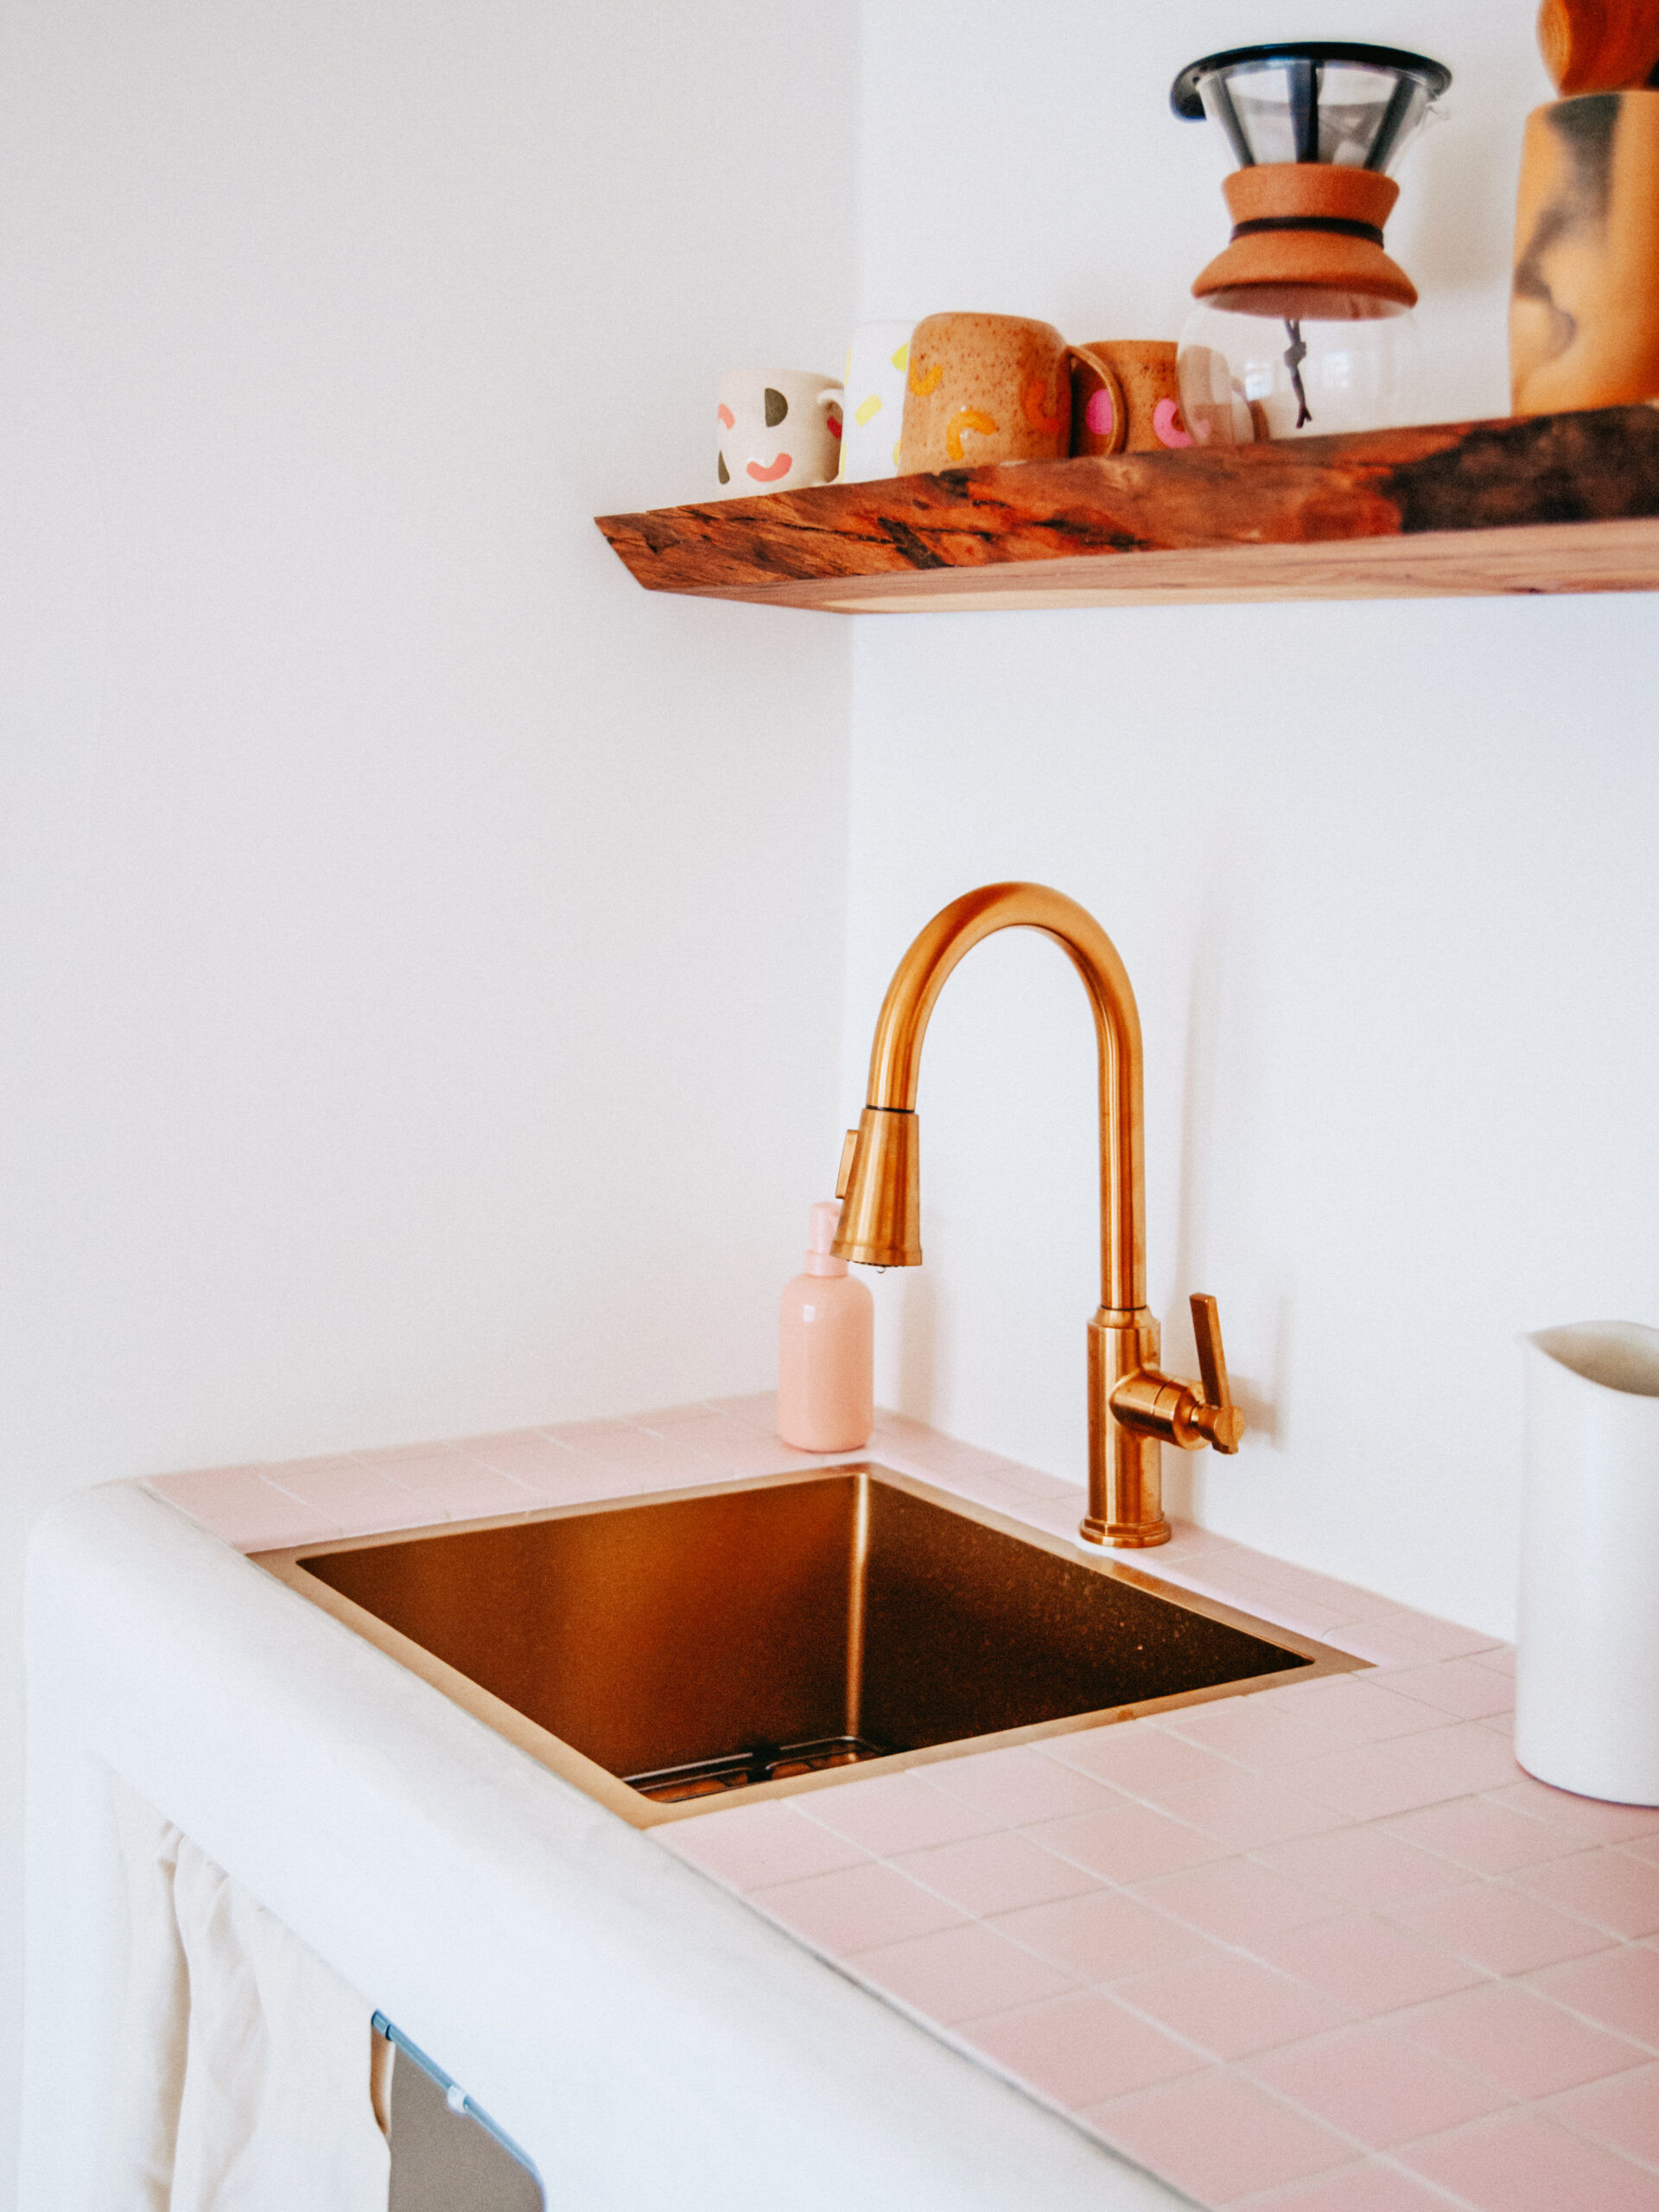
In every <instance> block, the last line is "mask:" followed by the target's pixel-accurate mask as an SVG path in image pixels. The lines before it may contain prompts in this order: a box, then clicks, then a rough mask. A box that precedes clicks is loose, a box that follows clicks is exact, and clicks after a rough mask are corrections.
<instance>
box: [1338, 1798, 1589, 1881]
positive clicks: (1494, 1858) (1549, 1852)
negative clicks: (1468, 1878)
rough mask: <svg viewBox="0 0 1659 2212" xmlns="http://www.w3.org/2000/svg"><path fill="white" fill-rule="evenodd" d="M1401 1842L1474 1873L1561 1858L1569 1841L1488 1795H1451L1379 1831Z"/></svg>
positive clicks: (1569, 1847) (1502, 1870) (1570, 1847)
mask: <svg viewBox="0 0 1659 2212" xmlns="http://www.w3.org/2000/svg"><path fill="white" fill-rule="evenodd" d="M1382 1833H1383V1834H1388V1835H1390V1836H1397V1837H1398V1838H1400V1840H1402V1842H1406V1843H1411V1844H1415V1845H1418V1846H1419V1847H1421V1849H1422V1850H1424V1851H1433V1852H1435V1853H1439V1855H1440V1857H1441V1858H1443V1859H1451V1860H1452V1861H1453V1862H1454V1863H1455V1864H1456V1865H1458V1866H1469V1867H1472V1868H1473V1869H1474V1871H1475V1872H1477V1873H1478V1874H1504V1873H1508V1872H1510V1869H1511V1868H1513V1867H1516V1866H1537V1865H1538V1864H1539V1863H1540V1862H1541V1860H1543V1859H1561V1858H1565V1857H1566V1855H1567V1853H1568V1852H1569V1851H1571V1850H1573V1848H1574V1845H1573V1840H1572V1839H1571V1838H1570V1837H1568V1836H1567V1835H1565V1834H1562V1832H1561V1830H1560V1828H1553V1827H1550V1826H1549V1825H1548V1822H1546V1821H1538V1820H1533V1819H1531V1818H1530V1817H1529V1815H1526V1814H1525V1813H1517V1812H1514V1811H1512V1810H1511V1809H1510V1807H1509V1806H1507V1805H1499V1804H1495V1803H1494V1802H1492V1800H1491V1798H1490V1797H1454V1798H1452V1799H1450V1800H1448V1801H1447V1802H1446V1803H1444V1804H1440V1805H1427V1806H1424V1807H1422V1808H1420V1809H1419V1810H1417V1811H1415V1812H1410V1813H1402V1815H1400V1816H1399V1818H1398V1819H1397V1820H1392V1821H1389V1823H1388V1825H1387V1827H1386V1829H1384V1830H1383V1831H1382Z"/></svg>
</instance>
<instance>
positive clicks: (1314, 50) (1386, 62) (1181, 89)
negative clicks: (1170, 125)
mask: <svg viewBox="0 0 1659 2212" xmlns="http://www.w3.org/2000/svg"><path fill="white" fill-rule="evenodd" d="M1249 61H1352V62H1357V64H1358V65H1359V66H1360V67H1362V68H1364V67H1371V68H1373V69H1395V70H1398V71H1399V72H1400V73H1401V74H1402V76H1411V77H1418V78H1421V80H1422V82H1423V84H1424V85H1425V86H1427V91H1428V97H1429V98H1430V99H1432V100H1437V99H1439V98H1440V94H1441V93H1442V92H1444V91H1445V90H1446V86H1448V85H1449V84H1450V83H1451V82H1452V72H1451V71H1450V70H1449V69H1448V68H1447V67H1446V64H1445V63H1444V62H1443V61H1431V60H1429V58H1428V56H1427V54H1408V53H1407V52H1406V51H1405V49H1404V48H1403V47H1398V46H1354V45H1351V44H1349V43H1348V42H1347V41H1344V40H1342V39H1319V38H1315V39H1300V40H1292V41H1289V42H1288V43H1287V44H1284V45H1274V46H1236V47H1233V48H1230V49H1229V51H1228V52H1227V53H1225V54H1205V57H1204V59H1203V60H1202V61H1189V62H1188V63H1187V65H1186V67H1185V69H1183V70H1182V72H1181V73H1180V75H1179V77H1177V79H1175V82H1174V83H1173V85H1172V86H1170V88H1169V104H1170V105H1171V107H1173V109H1174V111H1175V112H1176V114H1177V115H1179V116H1180V117H1181V118H1183V120H1184V121H1185V122H1188V123H1201V122H1202V121H1203V120H1204V101H1203V99H1201V98H1200V96H1199V92H1198V86H1199V85H1200V83H1201V82H1202V81H1203V79H1205V78H1206V77H1211V76H1213V75H1214V74H1215V73H1216V72H1217V70H1218V69H1236V68H1237V67H1240V66H1241V65H1242V64H1243V63H1245V62H1249Z"/></svg>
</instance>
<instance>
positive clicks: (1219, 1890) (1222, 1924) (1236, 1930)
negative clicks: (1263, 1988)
mask: <svg viewBox="0 0 1659 2212" xmlns="http://www.w3.org/2000/svg"><path fill="white" fill-rule="evenodd" d="M1134 1894H1135V1896H1136V1897H1139V1898H1141V1899H1143V1900H1144V1901H1145V1902H1146V1903H1147V1904H1151V1905H1155V1906H1156V1907H1157V1908H1158V1910H1159V1911H1160V1912H1168V1913H1173V1915H1174V1916H1175V1917H1176V1918H1177V1919H1178V1920H1183V1921H1185V1922H1187V1923H1189V1924H1190V1925H1191V1926H1192V1927H1194V1928H1201V1929H1204V1931H1205V1934H1206V1935H1207V1936H1215V1937H1217V1940H1218V1941H1219V1942H1224V1943H1238V1944H1242V1945H1243V1948H1245V1949H1246V1950H1249V1949H1252V1948H1254V1947H1255V1943H1256V1942H1257V1941H1258V1940H1259V1939H1260V1938H1261V1937H1262V1936H1270V1935H1272V1934H1273V1933H1274V1931H1275V1929H1281V1928H1305V1927H1306V1926H1307V1925H1308V1924H1309V1923H1310V1922H1313V1921H1316V1920H1330V1919H1332V1917H1333V1916H1334V1913H1335V1908H1334V1906H1333V1905H1332V1901H1331V1899H1330V1898H1329V1897H1321V1896H1319V1893H1318V1891H1314V1890H1310V1889H1306V1888H1305V1887H1304V1886H1303V1885H1302V1884H1301V1883H1300V1882H1292V1881H1287V1879H1286V1878H1285V1877H1284V1876H1283V1875H1282V1874H1277V1873H1275V1872H1274V1871H1273V1869H1272V1868H1271V1867H1268V1866H1258V1865H1257V1864H1256V1863H1255V1860H1254V1859H1217V1860H1216V1862H1215V1864H1214V1865H1213V1866H1189V1867H1187V1868H1186V1869H1185V1871H1184V1872H1181V1873H1179V1874H1163V1875H1160V1877H1159V1878H1158V1879H1157V1880H1156V1881H1152V1882H1141V1883H1139V1884H1137V1885H1136V1886H1135V1891H1134Z"/></svg>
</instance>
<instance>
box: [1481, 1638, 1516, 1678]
mask: <svg viewBox="0 0 1659 2212" xmlns="http://www.w3.org/2000/svg"><path fill="white" fill-rule="evenodd" d="M1470 1656H1471V1658H1472V1659H1473V1661H1474V1662H1475V1664H1476V1666H1477V1667H1491V1668H1492V1669H1494V1670H1495V1671H1496V1672H1497V1673H1498V1674H1500V1675H1508V1676H1509V1677H1510V1681H1514V1679H1515V1646H1514V1645H1513V1644H1512V1643H1495V1644H1494V1645H1493V1646H1492V1648H1491V1650H1490V1651H1476V1652H1471V1655H1470Z"/></svg>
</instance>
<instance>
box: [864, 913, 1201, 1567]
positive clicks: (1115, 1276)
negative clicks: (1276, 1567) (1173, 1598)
mask: <svg viewBox="0 0 1659 2212" xmlns="http://www.w3.org/2000/svg"><path fill="white" fill-rule="evenodd" d="M1016 927H1023V928H1026V929H1033V930H1041V931H1042V932H1043V934H1044V935H1045V936H1046V937H1051V938H1053V939H1054V940H1055V942H1056V943H1057V944H1058V945H1059V946H1060V947H1061V948H1062V950H1064V951H1065V952H1066V953H1067V954H1068V955H1069V957H1070V958H1071V964H1072V966H1073V967H1074V968H1075V969H1077V973H1078V975H1079V976H1082V978H1083V987H1084V990H1086V991H1087V992H1088V994H1089V1003H1090V1007H1091V1008H1092V1009H1093V1012H1094V1017H1095V1034H1096V1039H1097V1041H1098V1044H1099V1047H1100V1277H1101V1291H1100V1311H1099V1312H1098V1313H1096V1316H1095V1318H1094V1319H1093V1320H1092V1321H1091V1322H1090V1324H1089V1511H1088V1515H1087V1517H1086V1518H1085V1519H1084V1522H1083V1529H1082V1533H1083V1535H1084V1536H1085V1537H1086V1538H1087V1539H1088V1540H1089V1541H1090V1543H1095V1544H1116V1545H1119V1546H1122V1548H1125V1549H1132V1548H1139V1547H1141V1546H1143V1545H1147V1544H1164V1543H1167V1542H1168V1541H1169V1534H1170V1530H1169V1522H1167V1521H1166V1519H1165V1517H1164V1510H1163V1471H1162V1467H1161V1464H1160V1457H1159V1446H1160V1445H1161V1444H1176V1445H1179V1446H1180V1448H1181V1449H1182V1450H1183V1451H1184V1452H1197V1451H1200V1450H1202V1449H1203V1447H1204V1446H1205V1445H1206V1444H1208V1445H1211V1446H1214V1448H1215V1449H1216V1450H1217V1452H1236V1451H1237V1449H1238V1446H1239V1440H1240V1439H1241V1438H1242V1437H1243V1433H1244V1416H1243V1414H1241V1413H1240V1412H1239V1410H1238V1408H1236V1406H1235V1405H1234V1403H1233V1402H1232V1398H1231V1395H1230V1393H1229V1390H1228V1387H1227V1363H1226V1360H1225V1357H1224V1354H1223V1351H1222V1344H1221V1322H1220V1319H1219V1317H1218V1315H1217V1312H1216V1301H1215V1300H1214V1299H1213V1298H1208V1297H1202V1296H1200V1297H1195V1298H1194V1299H1193V1300H1192V1329H1193V1334H1194V1335H1195V1336H1196V1338H1197V1339H1198V1364H1199V1366H1200V1367H1201V1368H1202V1370H1203V1371H1204V1384H1203V1389H1202V1392H1200V1390H1199V1389H1198V1387H1197V1386H1196V1385H1195V1384H1193V1383H1182V1382H1179V1381H1177V1380H1175V1379H1174V1378H1173V1376H1167V1375H1164V1374H1161V1373H1160V1371H1159V1367H1158V1324H1157V1322H1156V1321H1154V1319H1153V1318H1152V1315H1151V1314H1150V1313H1148V1312H1147V1303H1146V1276H1147V1255H1146V1191H1145V1179H1144V1176H1143V1173H1142V1169H1141V1119H1142V1115H1141V1016H1140V1014H1139V1013H1138V1012H1137V1011H1136V1008H1135V993H1134V991H1133V990H1132V989H1131V988H1130V986H1129V979H1128V975H1127V973H1126V972H1125V970H1124V967H1123V963H1122V961H1121V960H1120V959H1119V958H1118V956H1117V948H1116V945H1115V944H1113V943H1112V941H1111V939H1110V938H1109V937H1108V936H1107V934H1106V932H1105V931H1104V930H1103V929H1102V927H1101V926H1100V924H1099V923H1098V922H1097V921H1096V919H1095V918H1094V916H1093V915H1092V914H1090V913H1088V912H1085V911H1084V908H1083V907H1081V906H1078V905H1077V902H1076V900H1075V899H1067V898H1065V897H1063V896H1062V894H1061V893H1059V892H1058V891H1050V890H1048V889H1046V887H1044V886H1043V885H1042V884H1040V883H988V884H987V885H985V887H983V889H982V890H979V891H969V892H968V893H966V894H965V895H964V896H963V898H960V899H952V901H951V903H950V906H947V907H945V908H944V911H943V912H940V913H938V914H936V915H935V916H934V917H933V919H932V920H931V922H930V923H929V924H928V925H927V927H926V928H925V930H924V931H922V933H921V935H920V936H919V937H918V938H917V939H916V942H915V943H914V944H912V946H911V948H910V950H909V951H908V952H907V953H906V955H905V957H904V958H903V959H902V960H901V961H900V962H899V966H898V969H897V971H896V972H895V974H894V976H893V981H892V982H891V983H890V984H889V985H888V986H887V997H886V998H885V999H884V1000H883V1001H882V1005H881V1013H880V1018H879V1020H877V1022H876V1025H875V1043H874V1047H873V1048H872V1050H871V1053H870V1083H869V1093H868V1101H869V1103H868V1104H867V1105H866V1107H865V1109H864V1112H863V1115H862V1116H861V1119H860V1122H859V1125H858V1127H857V1128H856V1129H849V1131H848V1133H847V1141H846V1143H845V1145H844V1146H843V1147H842V1155H841V1175H840V1179H839V1183H838V1185H837V1192H836V1195H837V1196H838V1197H839V1198H842V1200H843V1204H842V1213H841V1230H840V1233H839V1235H838V1236H836V1243H835V1250H836V1255H837V1257H839V1258H841V1259H843V1260H856V1261H860V1262H863V1263H864V1264H865V1265H866V1266H868V1267H876V1268H915V1267H919V1266H920V1265H921V1260H922V1243H921V1145H920V1139H919V1135H918V1122H917V1116H916V1090H917V1085H918V1081H919V1079H920V1077H921V1070H922V1039H923V1038H924V1037H925V1035H926V1033H927V1024H928V1018H929V1016H930V1015H931V1013H932V1011H933V1005H934V1001H935V1000H936V999H937V998H938V995H939V993H940V991H941V990H942V989H943V988H944V982H945V978H946V977H947V976H949V975H950V971H951V969H953V968H954V967H955V966H956V964H957V962H958V961H959V960H960V959H961V958H962V957H963V954H964V953H965V952H968V951H969V950H971V948H972V947H973V946H975V945H976V944H978V943H979V941H980V939H981V938H987V937H989V936H990V935H991V934H992V932H993V931H995V930H1005V929H1013V928H1016Z"/></svg>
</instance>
